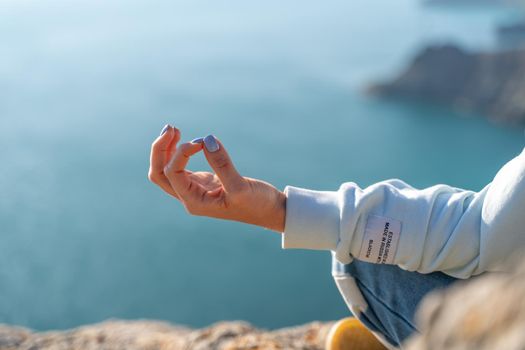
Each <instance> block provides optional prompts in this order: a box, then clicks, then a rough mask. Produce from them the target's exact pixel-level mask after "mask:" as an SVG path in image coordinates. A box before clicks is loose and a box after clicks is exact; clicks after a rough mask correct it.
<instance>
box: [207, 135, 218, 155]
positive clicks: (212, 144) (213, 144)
mask: <svg viewBox="0 0 525 350" xmlns="http://www.w3.org/2000/svg"><path fill="white" fill-rule="evenodd" d="M204 145H205V146H206V149H207V150H208V152H212V153H213V152H217V151H218V150H219V144H218V143H217V140H216V139H215V136H213V135H208V136H206V137H205V138H204Z"/></svg>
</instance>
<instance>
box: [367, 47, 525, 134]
mask: <svg viewBox="0 0 525 350" xmlns="http://www.w3.org/2000/svg"><path fill="white" fill-rule="evenodd" d="M368 91H369V92H370V93H371V94H374V95H379V96H385V97H401V98H408V99H413V100H419V101H433V102H438V103H442V104H446V105H450V106H452V107H454V108H457V109H461V110H466V111H473V112H479V113H482V114H485V115H487V116H488V117H489V118H490V119H492V120H494V121H497V122H502V123H510V124H521V125H523V124H525V97H524V96H525V49H523V50H514V51H507V52H498V53H471V52H467V51H464V50H462V49H460V48H458V47H456V46H453V45H445V46H433V47H429V48H427V49H425V50H423V51H422V52H421V53H420V54H419V55H417V57H416V58H415V59H414V61H413V62H412V63H411V64H410V66H409V67H408V69H407V70H406V71H405V72H404V73H402V74H401V75H400V76H399V77H398V78H396V79H394V81H391V82H387V83H382V84H376V85H372V86H371V87H370V88H369V89H368Z"/></svg>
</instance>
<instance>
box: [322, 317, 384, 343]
mask: <svg viewBox="0 0 525 350" xmlns="http://www.w3.org/2000/svg"><path fill="white" fill-rule="evenodd" d="M384 349H386V348H385V347H384V346H383V344H381V343H380V342H379V340H377V338H376V337H375V336H374V335H373V334H372V333H371V332H370V331H369V330H368V329H367V328H366V327H365V326H364V325H363V324H362V323H361V322H359V320H358V319H357V318H353V317H348V318H343V319H342V320H340V321H339V322H337V323H336V324H334V325H333V326H332V328H331V329H330V332H329V333H328V337H327V338H326V350H384Z"/></svg>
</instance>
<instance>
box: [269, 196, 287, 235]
mask: <svg viewBox="0 0 525 350" xmlns="http://www.w3.org/2000/svg"><path fill="white" fill-rule="evenodd" d="M276 197H277V199H276V201H275V208H274V210H273V211H272V213H271V214H270V216H269V217H270V220H269V224H268V225H266V227H267V228H268V229H270V230H273V231H276V232H278V233H283V232H284V226H285V222H286V195H285V194H284V192H281V191H277V196H276Z"/></svg>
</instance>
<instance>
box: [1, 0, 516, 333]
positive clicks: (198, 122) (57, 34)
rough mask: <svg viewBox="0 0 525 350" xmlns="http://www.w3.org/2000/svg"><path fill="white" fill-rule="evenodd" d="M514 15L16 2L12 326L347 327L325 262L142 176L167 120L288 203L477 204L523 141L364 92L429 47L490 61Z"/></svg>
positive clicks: (9, 221)
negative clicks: (432, 188)
mask: <svg viewBox="0 0 525 350" xmlns="http://www.w3.org/2000/svg"><path fill="white" fill-rule="evenodd" d="M507 15H508V11H507V10H505V11H504V10H499V9H495V8H482V9H476V10H473V9H469V8H456V9H452V10H450V9H443V8H439V9H435V8H434V9H428V8H424V7H421V6H420V5H419V4H418V3H417V2H416V1H412V0H396V1H390V0H355V1H342V0H341V1H339V0H328V1H323V2H321V1H315V2H314V1H298V0H292V1H286V2H282V1H276V0H270V1H268V0H267V1H264V2H263V1H255V2H246V1H240V0H231V1H225V2H217V1H200V0H198V1H149V2H140V1H129V0H127V1H123V0H122V1H112V2H111V3H109V2H104V1H75V2H74V3H72V2H69V1H65V0H64V1H52V0H40V1H36V0H35V1H29V0H27V1H15V0H12V1H4V2H3V3H2V5H1V6H0V92H1V93H0V159H1V160H2V164H3V167H2V170H1V171H0V322H5V323H11V324H19V325H24V326H29V327H33V328H36V329H52V328H66V327H72V326H77V325H80V324H84V323H90V322H96V321H100V320H104V319H106V318H109V317H118V318H154V319H164V320H169V321H172V322H176V323H183V324H188V325H191V326H204V325H207V324H209V323H211V322H214V321H218V320H223V319H244V320H248V321H250V322H252V323H254V324H256V325H258V326H262V327H269V328H273V327H280V326H286V325H292V324H297V323H301V322H307V321H310V320H314V319H321V320H328V319H335V318H339V317H343V316H345V315H346V314H347V311H346V308H345V305H344V303H343V302H342V300H341V299H340V297H339V295H338V293H337V291H336V288H335V286H334V284H333V282H332V280H331V278H330V273H329V269H330V257H329V254H328V253H325V252H312V251H283V250H281V249H280V237H279V235H278V234H274V233H271V232H269V231H265V230H262V229H259V228H256V227H252V226H247V225H242V224H238V223H231V222H224V221H216V220H212V219H207V218H197V217H190V216H188V215H187V214H186V213H185V212H184V210H183V209H182V208H181V206H180V205H179V204H178V203H177V202H176V201H174V200H172V199H170V198H168V197H167V196H166V195H164V194H163V193H162V192H161V191H160V190H158V189H157V188H155V187H154V186H153V185H151V184H149V183H148V181H147V179H146V173H147V166H148V153H149V146H150V143H151V141H152V140H153V139H154V138H155V137H156V135H157V134H158V132H159V131H160V129H161V128H162V126H163V125H164V124H165V123H167V122H169V123H173V124H175V125H176V126H178V127H179V128H181V130H182V133H183V138H184V139H185V140H189V139H192V138H194V137H197V136H203V135H205V134H208V133H214V134H216V135H217V136H218V137H219V138H220V139H221V140H222V141H223V143H224V144H225V145H226V147H227V148H228V149H229V151H230V153H231V156H232V158H233V159H234V160H235V163H236V165H237V167H238V169H239V170H240V172H241V173H242V174H244V175H246V176H250V177H257V178H262V179H264V180H267V181H269V182H271V183H273V184H274V185H276V186H277V187H279V188H284V186H285V185H287V184H291V185H295V186H303V187H307V188H315V189H336V188H337V187H338V186H339V185H340V184H341V183H342V182H345V181H355V182H357V183H359V184H360V185H362V186H366V185H369V184H372V183H374V182H376V181H379V180H383V179H387V178H391V177H397V178H401V179H404V180H405V181H407V182H409V183H411V184H412V185H414V186H419V187H423V186H429V185H432V184H435V183H438V182H442V183H448V184H451V185H454V186H458V187H465V188H469V189H480V188H482V187H483V186H484V185H485V184H486V183H488V182H489V181H490V180H491V178H492V176H493V175H494V174H495V172H496V171H497V169H498V168H499V167H500V166H501V165H502V164H503V163H505V162H506V160H508V159H509V158H511V157H512V156H514V155H515V154H517V153H518V152H519V151H520V150H521V148H522V147H523V144H524V142H523V141H524V137H523V131H522V130H517V129H509V128H505V127H501V126H495V125H491V124H490V123H488V122H486V121H484V120H483V119H478V118H474V117H472V116H466V115H460V114H458V113H456V112H454V111H450V110H448V109H446V108H440V107H436V106H428V105H410V104H407V103H396V102H392V101H390V102H385V101H378V100H373V99H370V98H367V97H365V96H363V95H362V94H361V93H360V91H361V89H362V87H363V86H365V85H366V83H368V82H370V81H374V80H377V79H381V78H384V77H390V76H393V75H395V72H397V71H398V70H399V69H401V68H402V67H404V66H405V65H406V62H407V60H408V59H409V58H410V57H412V55H413V54H414V53H415V52H416V51H417V49H418V48H420V47H421V46H423V45H424V44H425V43H426V42H428V41H440V42H443V41H448V40H453V41H456V42H460V43H463V44H464V45H466V46H469V47H472V48H484V49H486V48H490V47H493V46H494V45H495V43H494V38H493V35H492V32H491V28H492V26H493V25H494V23H496V21H497V20H498V19H500V18H503V17H505V16H507ZM190 168H191V169H205V168H207V167H206V165H205V163H204V162H203V160H202V159H201V158H200V157H197V159H195V160H192V162H191V164H190Z"/></svg>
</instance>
